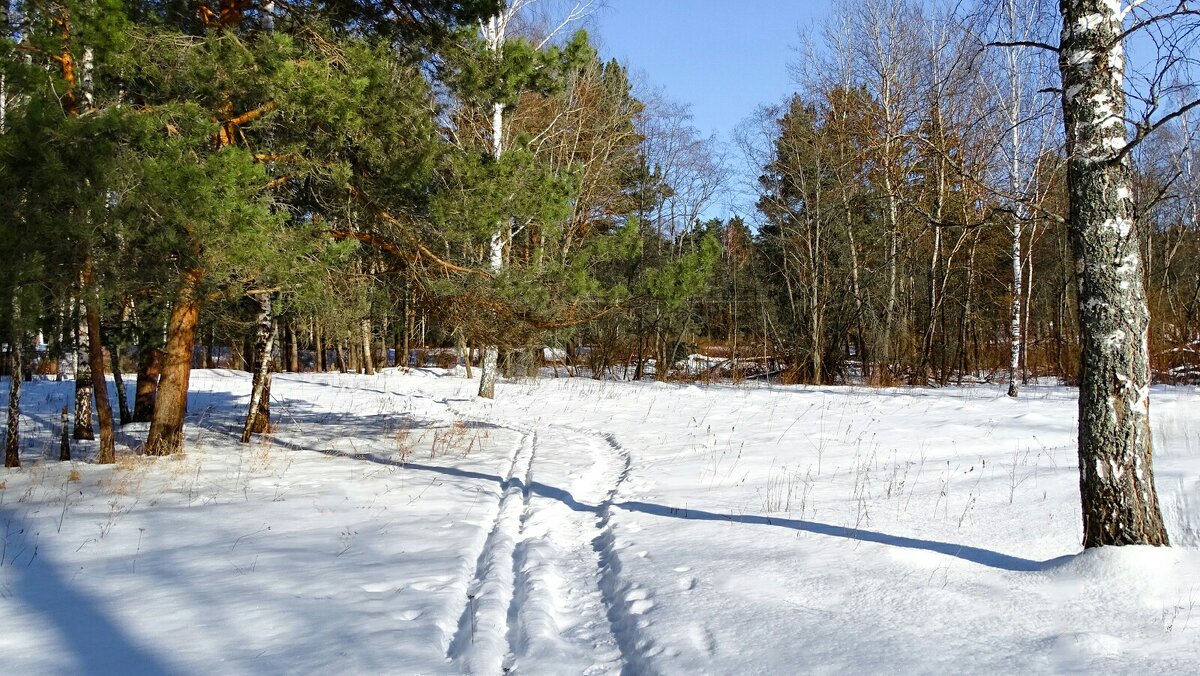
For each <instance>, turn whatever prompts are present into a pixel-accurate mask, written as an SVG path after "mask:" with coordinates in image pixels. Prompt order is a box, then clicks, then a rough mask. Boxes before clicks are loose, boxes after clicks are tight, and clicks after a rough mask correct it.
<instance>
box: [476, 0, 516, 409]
mask: <svg viewBox="0 0 1200 676" xmlns="http://www.w3.org/2000/svg"><path fill="white" fill-rule="evenodd" d="M509 11H511V10H508V9H503V10H501V12H500V14H497V15H496V16H493V17H491V18H490V19H488V23H487V26H485V27H484V39H485V40H486V41H487V45H488V49H490V50H492V51H493V52H495V53H499V52H500V50H501V49H502V48H503V46H504V39H505V33H506V29H507V26H508V19H509V17H510V16H511V14H507V13H506V12H509ZM502 154H504V104H503V103H499V102H497V103H493V104H492V156H493V157H494V158H496V159H497V160H499V159H500V156H501V155H502ZM489 254H490V263H491V270H492V273H493V274H495V273H499V272H500V271H502V270H503V269H504V224H503V223H497V224H496V231H495V232H494V233H492V241H491V248H490V251H489ZM499 361H500V349H499V348H498V347H497V346H496V345H485V346H484V347H483V357H482V359H480V360H479V396H481V397H484V398H487V399H494V398H495V396H496V379H497V377H498V374H497V370H498V368H499Z"/></svg>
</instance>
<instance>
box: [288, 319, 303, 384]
mask: <svg viewBox="0 0 1200 676" xmlns="http://www.w3.org/2000/svg"><path fill="white" fill-rule="evenodd" d="M287 335H288V343H287V346H288V351H287V370H288V371H290V372H291V373H299V372H300V338H299V337H298V336H297V335H296V322H295V321H288V323H287Z"/></svg>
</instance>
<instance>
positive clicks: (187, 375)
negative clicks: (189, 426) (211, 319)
mask: <svg viewBox="0 0 1200 676" xmlns="http://www.w3.org/2000/svg"><path fill="white" fill-rule="evenodd" d="M200 278H201V273H200V272H199V271H197V270H192V271H189V272H188V273H186V274H185V276H184V282H183V286H182V288H181V289H180V291H179V296H178V298H177V300H176V302H175V305H174V306H173V307H172V308H171V317H170V319H169V320H168V321H167V345H166V349H165V350H164V352H163V364H162V375H161V377H160V378H159V383H158V395H157V398H156V401H155V404H154V415H153V417H152V419H151V421H150V432H149V434H148V435H147V437H146V453H147V454H148V455H170V454H173V453H179V452H181V451H182V450H183V417H184V415H185V414H186V413H187V393H188V383H189V381H190V380H191V376H192V347H193V345H195V343H196V324H197V322H198V321H199V318H200V302H199V301H198V300H197V299H196V298H195V294H196V285H197V284H198V283H199V282H200Z"/></svg>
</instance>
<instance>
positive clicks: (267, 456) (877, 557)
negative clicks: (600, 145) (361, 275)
mask: <svg viewBox="0 0 1200 676" xmlns="http://www.w3.org/2000/svg"><path fill="white" fill-rule="evenodd" d="M475 385H476V383H475V382H474V381H470V380H466V379H464V378H461V377H455V376H452V375H451V374H448V373H447V372H445V371H438V370H420V371H414V372H408V373H404V372H399V371H395V370H389V371H387V372H385V373H384V374H382V375H380V376H377V377H366V376H354V375H314V374H305V375H294V374H289V375H285V374H280V375H278V376H276V379H275V389H274V390H273V392H274V395H273V396H274V398H275V402H274V403H273V410H274V411H275V412H276V419H277V427H276V430H275V433H274V434H273V435H270V436H265V437H261V438H256V439H255V441H254V442H253V443H252V444H250V445H246V446H243V445H241V444H239V443H237V437H238V434H239V432H240V430H241V422H242V416H243V415H244V413H245V409H246V403H247V400H248V396H249V389H250V379H249V375H248V374H243V373H240V372H234V371H220V370H217V371H196V372H195V373H194V374H193V383H192V394H191V398H190V404H189V408H190V410H189V416H188V427H187V447H188V448H189V449H190V450H189V452H188V453H187V454H186V456H183V457H169V458H163V459H158V460H152V459H149V458H143V457H140V456H132V455H124V456H121V458H120V461H119V462H118V464H117V465H115V466H98V465H94V464H90V463H87V462H80V463H58V462H43V461H41V460H40V458H41V457H48V456H50V455H51V454H52V453H56V452H57V450H56V445H55V444H56V442H55V439H56V438H57V437H56V432H57V424H58V415H57V413H56V411H58V410H59V409H60V408H61V407H62V405H63V404H64V403H67V402H68V400H69V398H70V397H71V396H72V388H73V383H70V382H68V383H52V382H44V381H38V382H34V383H32V384H30V385H29V386H28V389H27V390H26V392H27V394H26V395H25V396H26V397H27V398H26V401H27V402H29V406H28V407H27V417H25V418H23V420H22V423H23V426H24V432H25V434H26V435H27V438H28V439H31V440H37V439H41V440H44V445H43V451H44V452H40V453H39V452H38V450H37V449H38V442H37V441H30V442H29V443H27V446H26V449H27V455H26V457H25V458H24V461H25V467H24V468H22V469H20V470H16V471H11V472H9V473H7V474H6V475H5V485H4V488H3V490H0V500H2V504H0V517H2V518H3V525H2V528H3V534H4V540H3V544H2V545H0V547H2V550H0V553H2V556H3V558H2V563H3V566H2V567H0V627H3V631H0V655H2V656H3V663H4V670H5V672H6V673H10V674H40V673H82V672H91V673H137V674H155V673H159V674H165V673H172V674H175V673H190V674H207V673H285V672H286V673H328V672H330V671H331V670H337V671H338V672H340V673H394V674H453V673H502V672H503V671H505V670H507V671H509V672H515V673H528V674H609V673H613V674H615V673H635V674H653V673H663V674H701V673H710V674H738V673H742V674H766V673H775V674H794V673H813V672H839V673H865V672H876V673H878V672H899V673H907V672H913V671H932V672H953V673H997V672H1010V673H1011V672H1024V671H1036V672H1060V671H1084V672H1085V671H1103V672H1128V673H1133V672H1137V673H1145V672H1151V671H1153V672H1168V671H1171V672H1188V671H1193V670H1194V669H1195V665H1196V664H1200V609H1197V607H1196V606H1197V602H1198V601H1200V554H1198V553H1197V550H1196V549H1195V546H1196V545H1197V539H1198V538H1197V524H1200V497H1198V496H1200V493H1198V491H1200V478H1198V477H1200V437H1198V435H1200V429H1193V428H1192V423H1191V419H1192V416H1191V414H1190V412H1191V411H1194V410H1195V409H1196V406H1197V405H1198V404H1200V394H1198V392H1197V390H1196V389H1195V388H1160V389H1156V390H1155V391H1154V395H1153V396H1154V405H1153V416H1154V421H1153V422H1154V430H1155V435H1156V437H1155V442H1156V445H1157V449H1156V452H1157V457H1156V462H1155V465H1156V471H1157V484H1158V487H1159V491H1160V495H1161V499H1162V504H1163V509H1164V511H1165V516H1166V519H1167V527H1168V530H1169V531H1170V534H1171V537H1172V538H1173V543H1174V544H1175V545H1177V546H1175V547H1173V548H1170V549H1165V548H1163V549H1155V548H1141V547H1123V548H1119V549H1116V548H1102V549H1098V550H1090V551H1088V552H1086V553H1082V554H1081V553H1080V513H1079V506H1078V499H1079V498H1078V481H1079V478H1078V477H1079V473H1078V468H1077V465H1076V459H1075V448H1074V443H1075V441H1074V425H1075V406H1076V400H1075V393H1074V391H1073V390H1069V389H1066V388H1057V387H1031V388H1029V390H1028V391H1027V394H1026V396H1024V397H1022V398H1021V399H1010V398H1008V397H1006V396H1004V391H1003V390H1001V389H998V388H997V387H993V386H986V387H983V386H981V387H973V388H959V389H944V390H935V389H892V390H862V389H857V388H850V387H834V388H815V387H763V386H754V387H740V386H729V385H723V386H719V385H715V386H710V387H706V388H701V387H696V386H677V385H663V384H649V383H645V384H631V383H618V382H598V381H591V380H584V379H543V380H538V381H528V382H521V383H508V384H502V385H501V388H502V390H503V391H502V396H501V397H500V398H499V399H498V400H497V401H496V402H489V401H483V400H477V399H475V398H474V397H473V396H472V395H473V392H474V387H475ZM122 433H123V435H124V436H125V439H124V441H125V442H129V443H132V442H133V441H134V440H135V439H134V438H140V436H141V434H140V430H139V429H133V430H131V429H130V426H126V427H124V428H122ZM88 448H89V447H86V446H85V447H84V448H83V450H84V453H83V454H84V455H85V456H86V453H87V452H88ZM30 449H33V450H30Z"/></svg>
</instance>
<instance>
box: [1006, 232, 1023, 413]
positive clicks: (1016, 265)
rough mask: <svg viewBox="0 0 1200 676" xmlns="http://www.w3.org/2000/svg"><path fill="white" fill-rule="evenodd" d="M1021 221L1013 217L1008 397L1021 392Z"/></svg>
mask: <svg viewBox="0 0 1200 676" xmlns="http://www.w3.org/2000/svg"><path fill="white" fill-rule="evenodd" d="M1021 271H1022V269H1021V221H1020V220H1019V219H1017V217H1016V216H1014V217H1013V224H1012V279H1011V280H1010V281H1011V285H1010V292H1011V293H1010V296H1011V303H1010V304H1009V315H1008V316H1009V325H1010V327H1011V328H1010V330H1009V335H1008V337H1009V344H1008V347H1009V357H1008V396H1010V397H1015V396H1017V395H1018V394H1020V392H1019V387H1018V385H1017V371H1018V370H1019V369H1020V366H1021V290H1022V288H1023V284H1022V283H1021Z"/></svg>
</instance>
